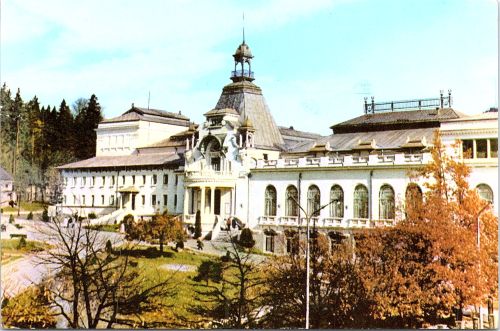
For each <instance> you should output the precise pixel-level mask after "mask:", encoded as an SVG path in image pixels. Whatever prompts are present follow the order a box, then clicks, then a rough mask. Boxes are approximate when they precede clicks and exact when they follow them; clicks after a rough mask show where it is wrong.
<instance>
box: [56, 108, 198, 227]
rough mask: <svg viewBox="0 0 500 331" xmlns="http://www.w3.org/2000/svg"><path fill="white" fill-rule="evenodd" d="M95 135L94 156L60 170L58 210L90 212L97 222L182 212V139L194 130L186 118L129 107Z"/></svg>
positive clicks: (72, 212) (103, 124) (81, 213)
mask: <svg viewBox="0 0 500 331" xmlns="http://www.w3.org/2000/svg"><path fill="white" fill-rule="evenodd" d="M96 131H97V144H96V156H95V157H93V158H90V159H87V160H83V161H78V162H74V163H70V164H66V165H63V166H61V167H59V169H60V171H61V175H62V178H63V192H62V203H61V204H60V205H58V206H57V212H62V213H64V214H68V215H72V214H75V213H78V214H79V215H83V216H87V215H89V214H91V213H93V214H95V215H96V216H97V217H98V218H99V221H100V222H114V221H115V220H118V221H120V220H121V219H123V216H125V215H126V214H132V215H134V216H135V217H140V216H152V215H154V213H156V212H163V211H165V210H168V211H169V212H170V213H174V214H175V213H182V201H183V193H184V190H183V171H182V168H183V163H184V162H183V153H184V150H185V146H186V144H185V137H186V136H188V137H191V136H192V133H194V132H195V126H194V125H193V124H191V123H190V122H189V119H188V118H187V117H185V116H183V115H181V114H180V113H179V114H174V113H170V112H165V111H160V110H155V109H145V108H138V107H135V106H134V105H132V108H131V109H130V110H128V111H126V112H125V113H124V114H123V115H121V116H118V117H116V118H112V119H108V120H104V121H102V122H101V123H100V124H99V126H98V128H97V130H96ZM162 133H163V134H162ZM53 212H56V210H55V209H54V210H53Z"/></svg>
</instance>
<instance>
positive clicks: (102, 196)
mask: <svg viewBox="0 0 500 331" xmlns="http://www.w3.org/2000/svg"><path fill="white" fill-rule="evenodd" d="M101 205H102V206H104V195H101Z"/></svg>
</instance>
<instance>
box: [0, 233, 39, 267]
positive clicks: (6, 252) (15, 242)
mask: <svg viewBox="0 0 500 331" xmlns="http://www.w3.org/2000/svg"><path fill="white" fill-rule="evenodd" d="M19 241H20V239H2V241H1V243H0V245H1V251H2V257H1V264H2V265H4V264H7V263H9V262H12V261H15V260H17V259H20V258H22V257H23V256H24V255H26V254H28V253H34V252H40V251H43V250H45V249H47V248H48V247H49V246H48V245H47V244H44V243H41V242H37V241H29V240H27V241H26V246H25V247H22V248H19Z"/></svg>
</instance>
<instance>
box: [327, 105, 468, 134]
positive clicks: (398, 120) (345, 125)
mask: <svg viewBox="0 0 500 331" xmlns="http://www.w3.org/2000/svg"><path fill="white" fill-rule="evenodd" d="M463 116H464V115H463V114H461V113H459V112H457V111H455V110H453V109H452V108H441V109H422V110H407V111H395V112H380V113H375V114H364V115H362V116H358V117H355V118H353V119H350V120H348V121H345V122H342V123H338V124H335V125H332V126H331V127H330V128H331V129H332V130H333V132H348V131H349V132H354V131H361V130H369V129H373V128H377V127H383V126H401V125H407V124H410V123H411V124H423V123H425V124H427V125H429V124H432V123H435V124H437V126H439V123H440V122H443V121H445V120H450V119H455V118H460V117H463Z"/></svg>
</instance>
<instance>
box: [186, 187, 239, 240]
mask: <svg viewBox="0 0 500 331" xmlns="http://www.w3.org/2000/svg"><path fill="white" fill-rule="evenodd" d="M221 184H222V185H221ZM198 211H199V212H200V216H201V223H202V231H203V232H208V231H211V230H212V229H213V227H214V225H215V224H218V225H219V226H220V225H223V223H222V222H223V221H225V220H226V219H227V218H228V217H230V216H232V215H233V211H234V185H228V184H225V185H224V184H223V183H217V184H216V185H210V184H209V183H207V184H205V183H204V184H200V183H192V184H188V185H187V186H186V188H185V191H184V222H185V223H187V224H194V222H195V215H196V213H197V212H198Z"/></svg>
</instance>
